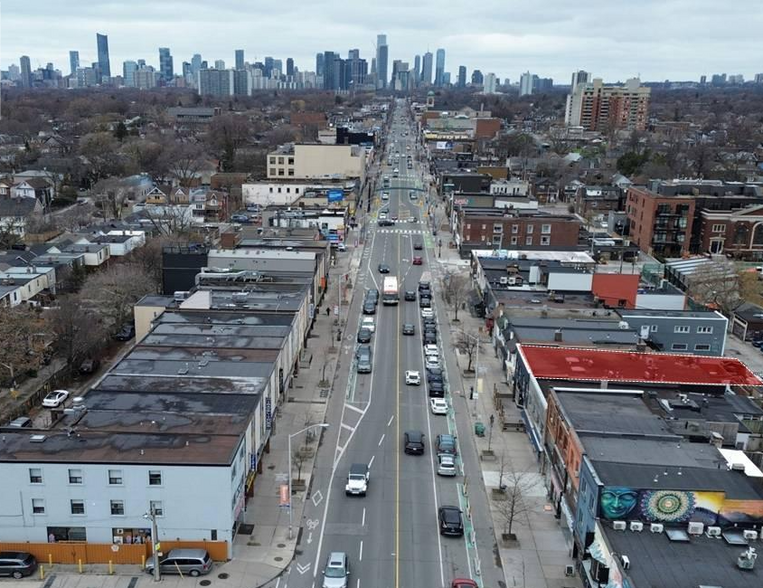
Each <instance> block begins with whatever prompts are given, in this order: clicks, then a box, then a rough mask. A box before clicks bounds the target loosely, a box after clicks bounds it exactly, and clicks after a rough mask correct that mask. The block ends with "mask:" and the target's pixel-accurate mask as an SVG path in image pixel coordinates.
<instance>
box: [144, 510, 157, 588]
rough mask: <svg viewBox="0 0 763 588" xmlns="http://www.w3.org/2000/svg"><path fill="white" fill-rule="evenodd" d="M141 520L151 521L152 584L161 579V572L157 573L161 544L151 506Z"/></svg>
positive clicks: (154, 514) (154, 512)
mask: <svg viewBox="0 0 763 588" xmlns="http://www.w3.org/2000/svg"><path fill="white" fill-rule="evenodd" d="M143 518H144V519H147V520H149V521H151V539H152V542H153V545H152V547H153V552H154V553H153V554H152V556H151V559H152V560H153V562H154V582H159V581H161V579H162V575H161V572H160V571H159V550H160V549H161V542H160V541H159V529H158V528H157V525H156V509H155V508H154V505H153V504H151V505H150V506H149V509H148V512H147V513H146V514H144V515H143Z"/></svg>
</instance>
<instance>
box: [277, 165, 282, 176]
mask: <svg viewBox="0 0 763 588" xmlns="http://www.w3.org/2000/svg"><path fill="white" fill-rule="evenodd" d="M278 175H279V176H282V175H283V168H282V167H281V168H279V169H278Z"/></svg>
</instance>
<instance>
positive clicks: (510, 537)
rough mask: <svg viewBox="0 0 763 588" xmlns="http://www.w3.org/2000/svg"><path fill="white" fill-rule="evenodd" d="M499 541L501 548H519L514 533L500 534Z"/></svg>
mask: <svg viewBox="0 0 763 588" xmlns="http://www.w3.org/2000/svg"><path fill="white" fill-rule="evenodd" d="M501 541H502V542H503V546H504V547H508V548H509V549H513V548H515V547H519V541H518V540H517V536H516V534H514V533H501Z"/></svg>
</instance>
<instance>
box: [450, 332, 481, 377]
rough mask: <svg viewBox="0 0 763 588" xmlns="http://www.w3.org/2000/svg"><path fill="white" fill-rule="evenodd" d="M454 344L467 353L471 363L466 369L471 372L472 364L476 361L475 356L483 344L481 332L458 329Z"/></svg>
mask: <svg viewBox="0 0 763 588" xmlns="http://www.w3.org/2000/svg"><path fill="white" fill-rule="evenodd" d="M453 346H454V347H455V348H456V349H457V350H458V351H459V352H460V353H463V354H464V355H466V357H467V358H468V359H469V365H468V367H467V368H466V371H467V372H471V371H472V365H473V363H474V357H475V356H476V355H477V350H479V349H481V346H482V341H480V338H479V333H476V332H471V333H466V332H464V331H456V336H455V337H454V339H453Z"/></svg>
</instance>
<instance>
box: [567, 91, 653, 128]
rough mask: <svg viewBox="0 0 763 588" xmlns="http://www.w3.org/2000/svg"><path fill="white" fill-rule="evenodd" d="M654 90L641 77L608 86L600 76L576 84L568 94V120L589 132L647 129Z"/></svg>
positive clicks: (571, 124)
mask: <svg viewBox="0 0 763 588" xmlns="http://www.w3.org/2000/svg"><path fill="white" fill-rule="evenodd" d="M649 96H650V89H649V88H647V87H645V86H642V85H641V81H640V80H639V79H638V78H631V79H629V80H628V81H627V82H625V84H624V85H605V84H604V82H603V81H602V80H601V79H600V78H595V79H594V80H593V81H592V82H588V83H580V84H577V85H576V86H574V87H573V88H572V90H571V92H570V94H569V95H568V96H567V105H566V112H565V117H564V122H565V124H566V125H567V126H571V127H583V129H584V130H586V131H598V132H604V131H606V130H609V129H612V128H615V129H627V130H629V131H633V130H637V131H643V130H644V129H645V128H646V121H647V116H648V113H649Z"/></svg>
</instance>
